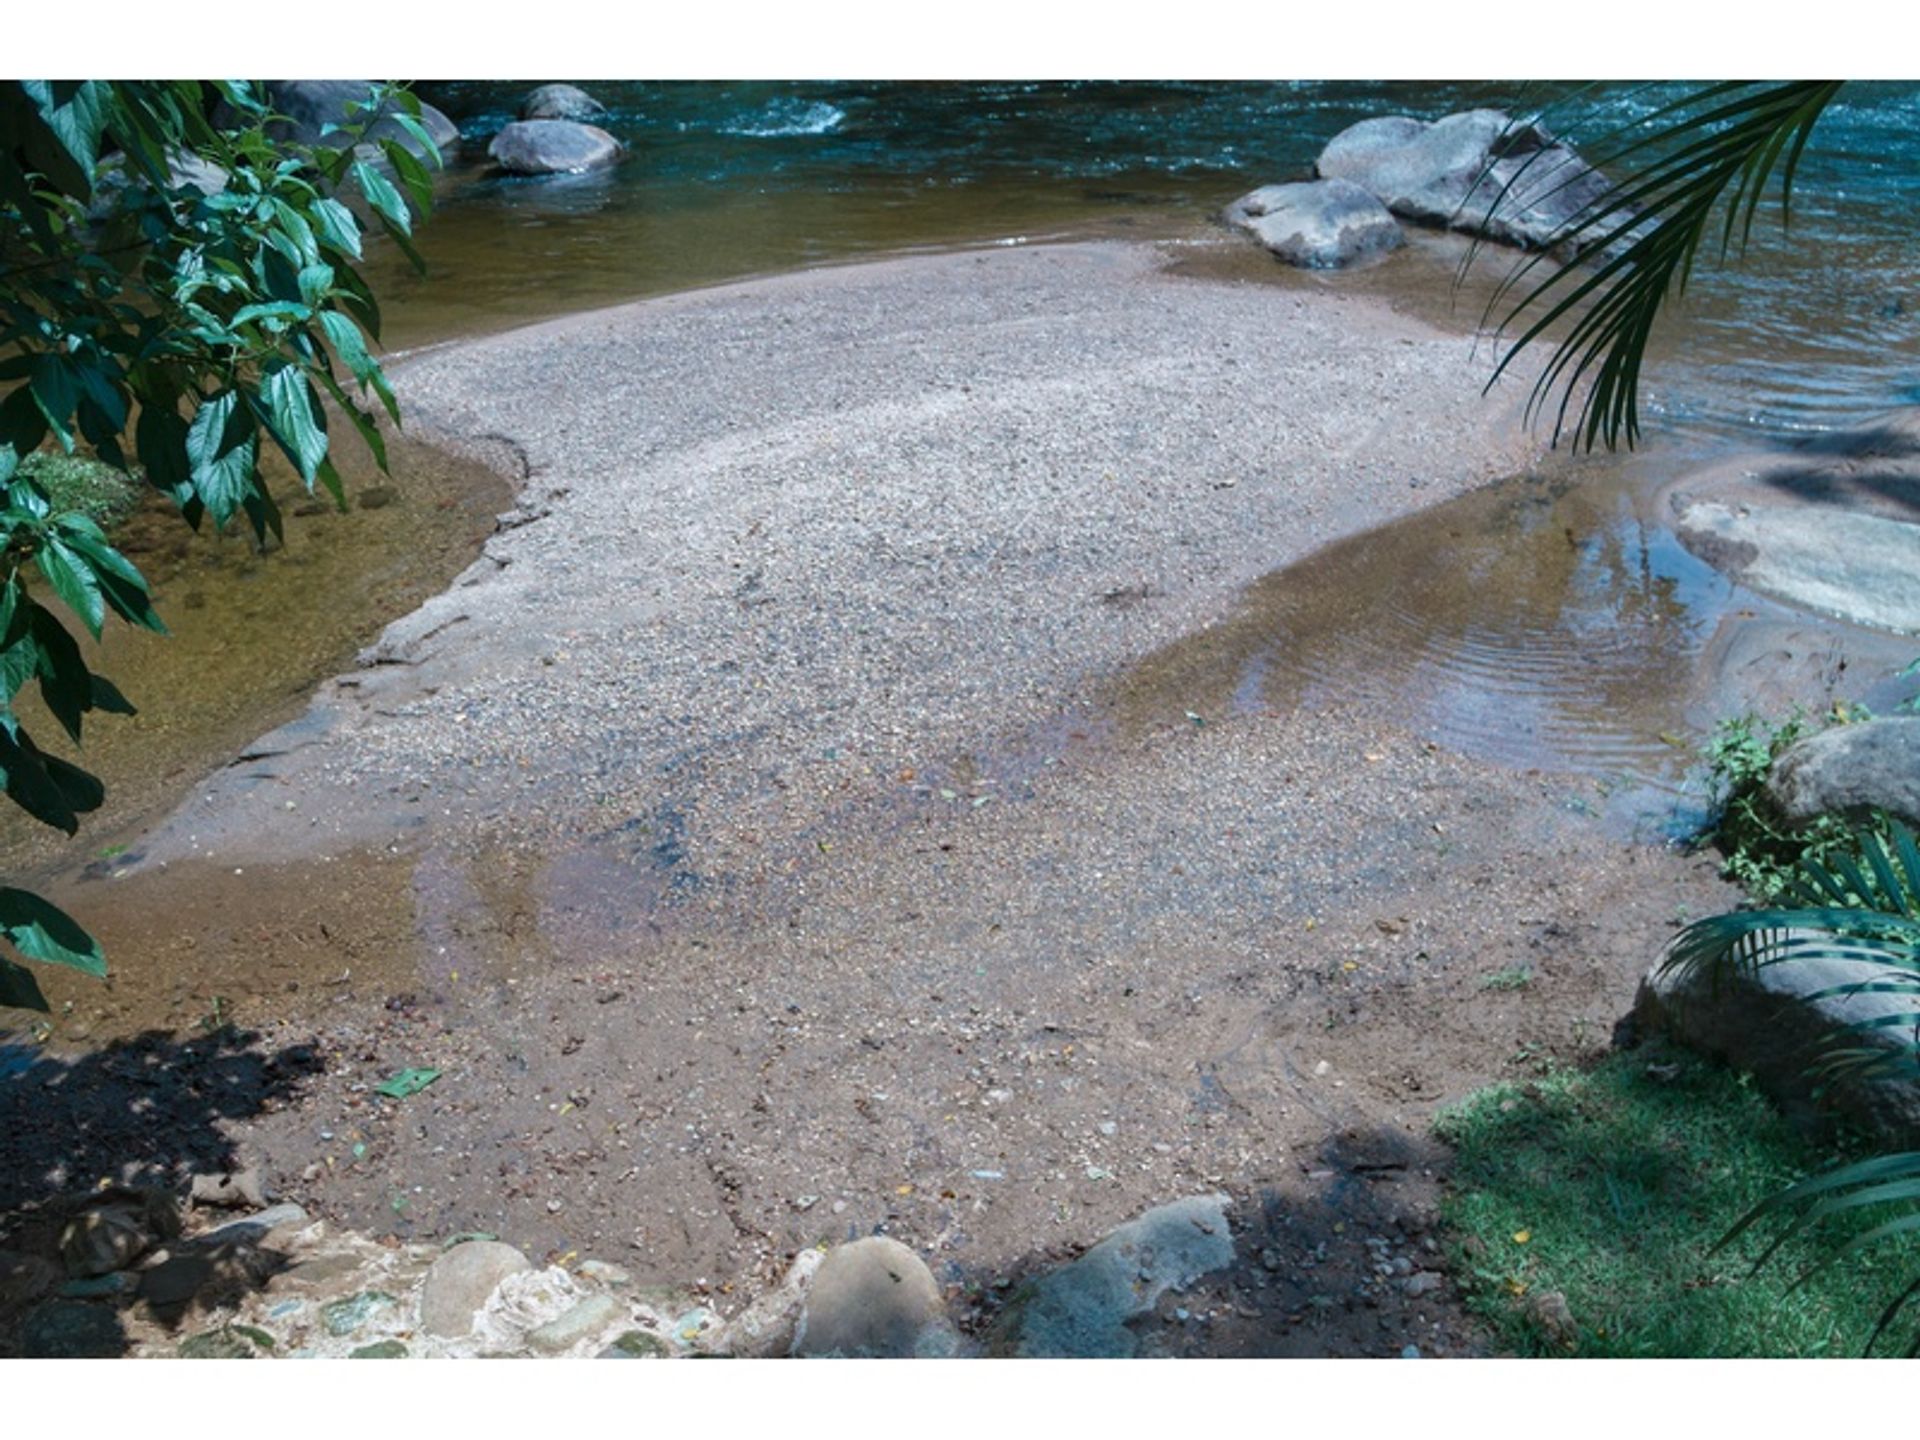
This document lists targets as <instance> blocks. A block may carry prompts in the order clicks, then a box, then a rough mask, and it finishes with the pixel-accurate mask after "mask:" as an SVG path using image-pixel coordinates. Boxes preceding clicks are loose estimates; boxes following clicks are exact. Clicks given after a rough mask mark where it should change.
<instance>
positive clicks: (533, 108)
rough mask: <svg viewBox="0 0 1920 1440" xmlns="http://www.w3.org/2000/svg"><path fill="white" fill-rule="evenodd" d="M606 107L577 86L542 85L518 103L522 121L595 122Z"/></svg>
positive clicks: (604, 112) (605, 110) (605, 111)
mask: <svg viewBox="0 0 1920 1440" xmlns="http://www.w3.org/2000/svg"><path fill="white" fill-rule="evenodd" d="M606 113H607V107H606V106H604V105H602V104H601V103H600V102H599V101H598V100H596V99H594V98H593V96H591V95H589V94H588V93H587V92H586V91H584V90H582V89H581V88H580V87H579V86H578V85H566V84H558V83H556V84H552V85H542V86H541V87H540V88H539V89H537V90H534V91H532V92H531V93H529V94H528V96H527V98H526V99H524V100H522V101H521V102H520V118H521V119H522V120H597V119H598V118H599V117H600V116H602V115H604V114H606Z"/></svg>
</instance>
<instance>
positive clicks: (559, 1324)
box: [527, 1295, 629, 1355]
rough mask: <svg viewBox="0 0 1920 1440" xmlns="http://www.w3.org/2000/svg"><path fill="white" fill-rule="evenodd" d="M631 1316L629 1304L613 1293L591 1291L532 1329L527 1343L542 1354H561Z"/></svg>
mask: <svg viewBox="0 0 1920 1440" xmlns="http://www.w3.org/2000/svg"><path fill="white" fill-rule="evenodd" d="M628 1318H629V1316H628V1313H627V1307H626V1306H625V1305H623V1304H622V1303H621V1302H620V1301H618V1300H616V1299H615V1298H614V1297H613V1296H611V1295H589V1296H588V1297H587V1298H586V1299H584V1300H582V1301H580V1302H579V1303H577V1304H575V1305H574V1306H572V1307H571V1308H570V1309H568V1310H567V1311H566V1312H565V1313H564V1314H562V1315H560V1316H558V1317H557V1318H555V1319H552V1320H549V1321H548V1322H547V1323H546V1324H544V1325H542V1326H540V1327H539V1329H537V1330H534V1331H532V1332H530V1333H529V1334H528V1336H527V1344H528V1345H529V1346H531V1347H532V1348H533V1349H535V1350H537V1351H538V1352H539V1353H540V1354H542V1355H558V1354H560V1353H561V1352H562V1351H564V1350H571V1349H572V1348H573V1347H574V1346H576V1345H578V1344H579V1343H580V1342H581V1341H583V1340H590V1339H592V1338H593V1337H594V1336H596V1335H598V1334H600V1333H601V1332H602V1331H604V1330H608V1329H611V1328H612V1327H613V1326H615V1325H617V1324H619V1323H620V1322H621V1321H623V1320H626V1319H628Z"/></svg>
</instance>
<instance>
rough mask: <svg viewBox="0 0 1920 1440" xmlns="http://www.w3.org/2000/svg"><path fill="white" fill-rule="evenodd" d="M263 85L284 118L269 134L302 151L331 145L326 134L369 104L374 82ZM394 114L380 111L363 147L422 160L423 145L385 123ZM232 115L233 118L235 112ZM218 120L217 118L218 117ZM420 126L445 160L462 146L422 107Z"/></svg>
mask: <svg viewBox="0 0 1920 1440" xmlns="http://www.w3.org/2000/svg"><path fill="white" fill-rule="evenodd" d="M265 83H266V90H267V98H268V103H269V104H270V105H272V106H273V109H274V111H275V113H276V114H278V115H279V116H280V117H281V118H280V119H278V120H276V121H274V122H273V123H272V124H271V125H269V126H268V127H267V133H268V134H270V135H272V136H274V137H275V138H277V139H282V140H293V141H296V142H297V143H299V144H303V145H318V144H323V143H327V131H328V130H329V129H330V128H331V127H333V126H338V125H344V124H346V123H347V120H348V116H347V106H349V105H351V104H355V103H358V102H363V101H365V100H366V99H368V97H369V93H370V92H371V91H372V89H373V83H374V82H373V81H371V80H269V81H267V82H265ZM394 109H395V107H394V106H392V105H386V106H383V107H381V111H380V114H381V117H382V118H380V119H376V120H375V121H374V122H373V124H371V125H369V126H368V127H367V129H366V131H365V132H364V133H363V134H362V135H361V137H360V143H361V144H363V145H369V144H374V143H376V142H378V141H381V140H398V141H399V142H400V143H401V144H402V145H405V146H406V147H407V148H408V149H409V150H411V151H413V152H414V153H416V154H420V153H421V146H420V142H419V141H418V140H416V139H414V137H413V136H412V135H410V134H409V133H408V132H407V131H406V130H405V129H404V128H403V127H402V126H400V125H398V124H396V123H395V122H394V121H393V120H391V119H389V118H385V117H388V116H390V115H391V114H392V113H393V110H394ZM228 113H229V114H231V112H228ZM216 118H218V116H217V115H216ZM355 118H356V119H358V118H363V117H361V116H356V117H355ZM420 124H421V126H422V128H424V129H425V130H426V132H427V134H428V135H430V136H431V137H432V138H433V143H434V144H435V145H437V146H439V147H440V150H441V153H442V154H443V155H444V154H445V153H446V151H447V149H448V148H449V147H450V146H452V145H455V144H457V143H458V142H459V139H460V127H459V126H457V125H455V124H454V123H453V121H451V120H449V119H448V118H447V117H446V116H445V115H444V114H442V113H441V112H440V111H438V110H436V109H434V108H433V106H431V105H427V104H422V105H421V106H420Z"/></svg>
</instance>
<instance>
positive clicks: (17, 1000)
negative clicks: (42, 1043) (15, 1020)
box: [0, 960, 53, 1015]
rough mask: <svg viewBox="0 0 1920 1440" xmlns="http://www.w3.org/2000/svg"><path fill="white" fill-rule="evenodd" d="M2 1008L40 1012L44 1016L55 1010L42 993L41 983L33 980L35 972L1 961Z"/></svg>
mask: <svg viewBox="0 0 1920 1440" xmlns="http://www.w3.org/2000/svg"><path fill="white" fill-rule="evenodd" d="M0 1006H7V1007H11V1008H13V1009H15V1010H38V1011H40V1012H41V1013H42V1014H43V1015H44V1014H47V1013H48V1012H50V1011H51V1010H52V1009H53V1007H52V1006H51V1005H49V1004H47V997H46V996H45V995H43V994H41V993H40V982H39V981H38V980H35V979H34V978H33V972H32V971H31V970H29V969H27V968H26V967H25V966H23V965H16V964H14V963H13V962H12V961H11V960H0Z"/></svg>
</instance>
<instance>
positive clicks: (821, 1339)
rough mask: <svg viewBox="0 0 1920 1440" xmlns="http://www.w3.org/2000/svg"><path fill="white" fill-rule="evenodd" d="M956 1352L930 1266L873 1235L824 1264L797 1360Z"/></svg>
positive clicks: (805, 1312)
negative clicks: (800, 1357) (825, 1357)
mask: <svg viewBox="0 0 1920 1440" xmlns="http://www.w3.org/2000/svg"><path fill="white" fill-rule="evenodd" d="M954 1346H955V1336H954V1333H953V1328H952V1326H951V1324H950V1323H949V1321H948V1320H947V1310H946V1304H945V1302H944V1301H943V1300H942V1299H941V1296H940V1286H939V1284H938V1282H936V1281H935V1280H934V1278H933V1272H932V1271H931V1270H929V1269H927V1266H926V1262H925V1261H923V1260H922V1259H921V1258H920V1257H919V1256H918V1255H916V1254H914V1253H913V1251H911V1250H909V1249H908V1248H907V1247H906V1246H904V1245H902V1244H901V1243H900V1242H899V1241H898V1240H894V1239H891V1238H890V1237H888V1236H885V1235H869V1236H868V1237H867V1238H866V1239H864V1240H855V1241H854V1242H853V1243H852V1244H850V1245H839V1246H836V1247H835V1248H834V1249H833V1250H831V1251H829V1252H828V1254H827V1257H826V1259H824V1260H822V1261H821V1262H820V1268H819V1271H818V1273H816V1274H815V1276H814V1278H813V1287H812V1289H811V1291H810V1292H809V1293H808V1295H807V1302H806V1306H805V1309H804V1310H803V1312H802V1314H801V1317H800V1322H799V1333H798V1334H797V1336H796V1337H795V1339H794V1346H793V1353H794V1354H796V1355H865V1356H886V1357H907V1356H916V1355H942V1354H951V1353H952V1351H953V1349H954Z"/></svg>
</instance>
